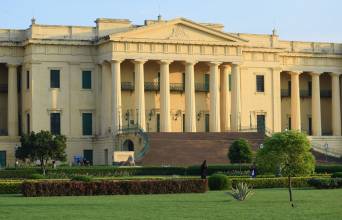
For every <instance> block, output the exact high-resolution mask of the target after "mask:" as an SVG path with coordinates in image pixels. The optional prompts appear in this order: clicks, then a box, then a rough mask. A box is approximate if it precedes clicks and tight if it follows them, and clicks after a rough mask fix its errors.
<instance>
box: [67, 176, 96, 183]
mask: <svg viewBox="0 0 342 220" xmlns="http://www.w3.org/2000/svg"><path fill="white" fill-rule="evenodd" d="M92 180H93V177H92V176H73V177H72V178H71V181H82V182H90V181H92Z"/></svg>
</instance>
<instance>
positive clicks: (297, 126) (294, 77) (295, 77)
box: [290, 72, 301, 131]
mask: <svg viewBox="0 0 342 220" xmlns="http://www.w3.org/2000/svg"><path fill="white" fill-rule="evenodd" d="M290 74H291V124H292V129H293V130H299V131H300V130H301V119H300V118H301V117H300V94H299V72H290Z"/></svg>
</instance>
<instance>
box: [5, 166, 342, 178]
mask: <svg viewBox="0 0 342 220" xmlns="http://www.w3.org/2000/svg"><path fill="white" fill-rule="evenodd" d="M250 166H251V165H250V164H242V165H241V166H240V165H239V164H228V165H209V166H208V175H212V174H214V173H218V172H220V173H223V174H226V175H228V176H249V169H250ZM335 172H342V164H340V165H339V164H333V165H317V166H316V173H319V174H324V173H331V174H332V173H335ZM39 173H40V169H38V168H19V169H4V170H0V178H17V179H30V178H31V177H32V175H33V176H34V174H39ZM260 174H261V173H258V175H257V177H258V176H260ZM75 175H91V176H94V177H105V176H154V175H156V176H170V175H180V176H183V175H196V176H199V175H200V167H199V166H189V167H160V166H159V167H157V166H156V167H154V166H146V167H113V166H94V167H59V168H57V169H48V170H47V177H48V178H70V177H72V176H75Z"/></svg>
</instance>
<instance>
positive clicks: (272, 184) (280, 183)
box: [231, 177, 330, 189]
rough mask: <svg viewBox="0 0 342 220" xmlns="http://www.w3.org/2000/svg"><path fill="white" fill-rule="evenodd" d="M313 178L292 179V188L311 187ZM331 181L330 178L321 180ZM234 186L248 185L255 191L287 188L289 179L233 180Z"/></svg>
mask: <svg viewBox="0 0 342 220" xmlns="http://www.w3.org/2000/svg"><path fill="white" fill-rule="evenodd" d="M310 179H311V177H292V178H291V181H292V187H309V186H310V185H309V183H308V181H309V180H310ZM321 179H330V178H321ZM231 181H232V186H233V187H236V186H237V185H238V183H241V182H243V183H247V184H248V185H249V186H250V187H252V188H254V189H258V188H259V189H262V188H287V187H288V179H287V177H277V178H254V179H252V178H248V179H247V178H246V179H245V178H232V179H231Z"/></svg>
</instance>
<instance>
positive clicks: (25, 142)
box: [15, 131, 66, 174]
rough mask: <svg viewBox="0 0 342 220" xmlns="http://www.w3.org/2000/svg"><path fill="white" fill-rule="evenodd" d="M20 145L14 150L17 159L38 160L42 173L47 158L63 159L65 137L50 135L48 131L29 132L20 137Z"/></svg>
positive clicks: (64, 156)
mask: <svg viewBox="0 0 342 220" xmlns="http://www.w3.org/2000/svg"><path fill="white" fill-rule="evenodd" d="M20 142H21V146H20V147H19V148H18V149H17V150H16V152H15V156H16V157H17V158H18V159H22V160H25V159H29V160H31V161H35V160H39V161H40V164H41V168H42V171H43V173H44V174H45V167H46V164H47V162H48V160H59V161H65V160H66V154H65V148H66V137H65V136H64V135H56V136H55V135H52V134H51V133H50V132H49V131H40V132H38V133H35V132H31V133H30V134H24V135H23V136H22V137H21V138H20Z"/></svg>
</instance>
